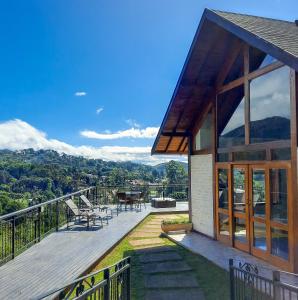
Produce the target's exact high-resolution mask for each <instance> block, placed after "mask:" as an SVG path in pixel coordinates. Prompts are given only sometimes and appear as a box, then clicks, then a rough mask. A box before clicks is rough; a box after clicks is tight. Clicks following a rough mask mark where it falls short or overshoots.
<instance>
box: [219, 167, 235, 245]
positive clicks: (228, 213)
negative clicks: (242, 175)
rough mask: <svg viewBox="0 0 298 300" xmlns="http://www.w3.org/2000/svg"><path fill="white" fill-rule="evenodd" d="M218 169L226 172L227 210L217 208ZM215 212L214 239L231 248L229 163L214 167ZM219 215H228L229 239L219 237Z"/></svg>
mask: <svg viewBox="0 0 298 300" xmlns="http://www.w3.org/2000/svg"><path fill="white" fill-rule="evenodd" d="M219 169H225V170H227V171H228V209H227V210H226V209H221V208H219V193H218V191H219V185H218V170H219ZM215 177H216V179H215V191H216V192H215V203H216V207H215V212H216V218H215V223H216V233H215V235H216V239H217V240H219V241H221V242H222V243H224V244H226V245H228V246H233V239H232V218H231V216H232V215H231V212H232V205H231V200H230V199H231V188H230V186H231V165H230V164H229V163H216V165H215ZM219 213H224V214H226V215H228V217H229V237H227V236H223V235H220V230H219V217H218V216H219Z"/></svg>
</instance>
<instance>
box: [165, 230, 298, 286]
mask: <svg viewBox="0 0 298 300" xmlns="http://www.w3.org/2000/svg"><path fill="white" fill-rule="evenodd" d="M169 238H170V239H171V240H173V241H175V242H177V243H178V244H180V245H181V246H183V247H185V248H186V249H188V250H190V251H192V252H194V253H196V254H199V255H201V256H203V257H205V258H207V259H208V260H210V261H212V262H213V263H215V264H216V265H218V266H219V267H221V268H223V269H226V270H229V259H230V258H233V259H235V260H237V261H241V262H244V261H245V262H248V263H251V264H254V265H256V266H258V270H259V275H261V276H264V277H266V278H269V279H272V271H273V270H277V268H276V267H274V266H272V265H270V264H269V263H267V262H265V261H263V260H261V259H258V258H256V257H254V256H252V255H250V254H248V253H245V252H243V251H240V250H238V249H235V248H232V247H228V246H226V245H224V244H222V243H221V242H218V241H215V240H213V239H210V238H208V237H206V236H203V235H201V234H198V233H194V232H192V233H188V234H173V235H169ZM281 280H282V281H283V282H287V283H290V284H293V285H295V286H297V285H298V277H297V276H293V275H289V274H286V273H281Z"/></svg>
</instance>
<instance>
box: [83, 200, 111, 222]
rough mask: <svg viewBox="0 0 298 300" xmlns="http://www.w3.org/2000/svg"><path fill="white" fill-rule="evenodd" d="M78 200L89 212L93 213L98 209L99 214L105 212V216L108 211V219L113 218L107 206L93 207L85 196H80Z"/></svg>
mask: <svg viewBox="0 0 298 300" xmlns="http://www.w3.org/2000/svg"><path fill="white" fill-rule="evenodd" d="M80 199H81V200H82V201H83V202H84V204H85V205H86V206H87V208H88V209H89V210H91V211H93V212H94V211H95V210H97V209H98V210H99V211H100V212H106V214H107V215H108V211H109V217H110V218H113V211H112V209H111V208H109V207H108V206H101V205H93V204H92V203H91V202H90V201H89V199H88V198H87V197H86V196H85V195H81V196H80Z"/></svg>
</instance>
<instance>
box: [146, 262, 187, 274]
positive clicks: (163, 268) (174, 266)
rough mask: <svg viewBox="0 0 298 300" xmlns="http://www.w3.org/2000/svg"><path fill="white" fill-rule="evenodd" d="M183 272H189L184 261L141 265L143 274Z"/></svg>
mask: <svg viewBox="0 0 298 300" xmlns="http://www.w3.org/2000/svg"><path fill="white" fill-rule="evenodd" d="M184 271H191V267H190V266H189V265H188V264H187V263H186V262H184V261H166V262H158V263H151V264H143V272H144V273H145V274H156V273H166V272H184Z"/></svg>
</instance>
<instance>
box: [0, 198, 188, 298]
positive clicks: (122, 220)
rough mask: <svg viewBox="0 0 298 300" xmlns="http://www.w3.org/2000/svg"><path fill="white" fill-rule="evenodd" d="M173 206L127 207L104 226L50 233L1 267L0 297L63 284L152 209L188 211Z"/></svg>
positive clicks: (20, 295) (30, 294)
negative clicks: (137, 208)
mask: <svg viewBox="0 0 298 300" xmlns="http://www.w3.org/2000/svg"><path fill="white" fill-rule="evenodd" d="M187 210H188V204H187V203H185V202H184V203H177V207H176V208H160V209H156V208H152V207H150V206H147V208H146V209H144V208H143V209H142V211H139V212H137V211H135V210H132V211H130V210H127V211H122V212H121V213H119V215H118V216H116V215H115V216H114V218H113V219H111V220H110V221H109V225H105V224H104V227H103V228H100V229H99V228H96V227H94V229H92V230H91V229H90V230H86V227H81V226H74V227H72V228H71V229H69V230H65V229H61V230H60V231H58V232H55V233H52V234H50V235H49V236H48V237H46V238H45V239H43V240H42V241H41V242H40V243H38V244H36V245H34V246H32V247H31V248H29V249H28V250H26V251H25V252H24V253H22V254H20V255H19V256H17V257H16V258H15V259H14V260H11V261H10V262H8V263H7V264H5V265H3V266H2V267H0V299H3V300H4V299H31V298H36V297H38V296H39V295H41V294H43V293H45V292H47V291H49V290H52V289H55V288H58V287H61V286H63V285H64V284H67V283H68V282H70V281H72V280H74V279H76V278H77V277H78V276H80V275H81V274H82V273H83V272H84V271H85V270H86V269H87V268H88V267H89V266H91V265H92V264H93V263H94V262H95V261H97V260H98V259H100V258H101V257H102V256H103V255H104V254H105V253H106V252H107V251H108V250H109V249H110V248H112V247H113V245H115V243H117V242H118V241H119V240H121V239H122V238H123V237H124V236H125V235H126V234H127V233H129V232H130V231H131V230H132V229H133V228H134V227H135V226H136V225H137V224H138V223H140V222H141V221H142V220H143V219H144V218H145V217H146V216H148V215H149V214H150V213H151V212H178V211H187Z"/></svg>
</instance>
